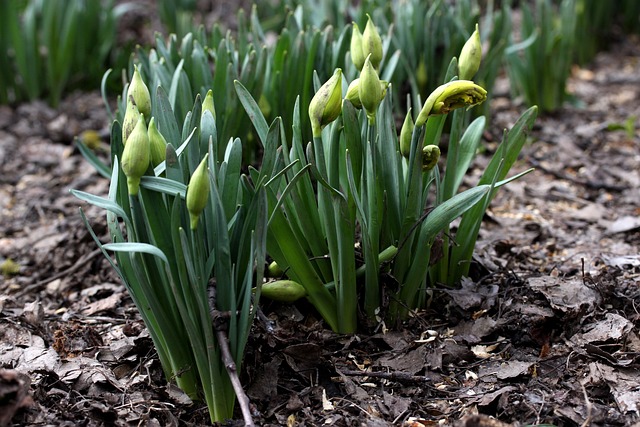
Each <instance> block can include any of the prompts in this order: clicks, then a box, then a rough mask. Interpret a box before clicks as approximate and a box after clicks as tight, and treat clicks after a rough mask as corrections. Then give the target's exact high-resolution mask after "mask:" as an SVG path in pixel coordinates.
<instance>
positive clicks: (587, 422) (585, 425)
mask: <svg viewBox="0 0 640 427" xmlns="http://www.w3.org/2000/svg"><path fill="white" fill-rule="evenodd" d="M580 386H581V387H582V394H583V396H584V401H585V404H586V405H587V418H586V419H585V420H584V422H583V423H582V425H581V426H580V427H588V426H590V425H591V419H592V415H593V404H592V403H591V401H590V400H589V396H588V394H587V389H586V388H585V387H584V383H580Z"/></svg>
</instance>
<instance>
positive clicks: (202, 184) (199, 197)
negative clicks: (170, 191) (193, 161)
mask: <svg viewBox="0 0 640 427" xmlns="http://www.w3.org/2000/svg"><path fill="white" fill-rule="evenodd" d="M208 159H209V153H207V154H205V156H204V159H202V161H201V162H200V164H199V165H198V167H197V168H196V170H195V171H194V172H193V175H191V180H190V181H189V186H188V187H187V210H188V211H189V218H190V219H191V229H192V230H195V229H196V228H197V227H198V218H200V214H201V213H202V211H203V210H204V208H205V206H207V201H208V200H209V191H210V189H211V183H210V182H209V168H208V167H207V161H208Z"/></svg>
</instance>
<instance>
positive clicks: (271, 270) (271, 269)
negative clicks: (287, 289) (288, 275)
mask: <svg viewBox="0 0 640 427" xmlns="http://www.w3.org/2000/svg"><path fill="white" fill-rule="evenodd" d="M283 274H284V271H283V270H282V268H281V267H280V266H279V265H278V263H277V262H275V261H272V262H271V264H269V266H268V267H267V275H268V276H269V277H280V276H282V275H283Z"/></svg>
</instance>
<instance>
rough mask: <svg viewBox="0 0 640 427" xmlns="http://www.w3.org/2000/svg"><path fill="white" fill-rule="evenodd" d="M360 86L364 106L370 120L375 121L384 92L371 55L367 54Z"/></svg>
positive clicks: (361, 100) (359, 90)
mask: <svg viewBox="0 0 640 427" xmlns="http://www.w3.org/2000/svg"><path fill="white" fill-rule="evenodd" d="M358 86H359V87H358V93H359V94H360V102H361V103H362V107H363V108H364V110H365V111H366V112H367V118H368V119H369V121H371V122H374V121H375V117H376V111H377V110H378V105H380V102H381V101H382V97H383V93H382V88H381V86H380V78H379V77H378V73H376V70H375V68H373V64H372V63H371V55H369V56H367V59H366V60H365V61H364V66H363V67H362V72H361V73H360V83H359V85H358Z"/></svg>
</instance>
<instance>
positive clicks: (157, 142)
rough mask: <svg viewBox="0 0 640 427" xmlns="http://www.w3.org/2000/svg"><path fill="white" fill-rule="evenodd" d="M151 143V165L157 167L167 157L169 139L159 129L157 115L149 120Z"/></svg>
mask: <svg viewBox="0 0 640 427" xmlns="http://www.w3.org/2000/svg"><path fill="white" fill-rule="evenodd" d="M148 134H149V145H150V149H151V165H152V166H153V167H154V168H155V167H156V166H158V165H159V164H160V163H162V162H164V161H165V159H166V158H167V140H166V139H164V136H162V134H161V133H160V132H159V131H158V128H157V127H156V120H155V117H151V121H150V122H149V132H148Z"/></svg>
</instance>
